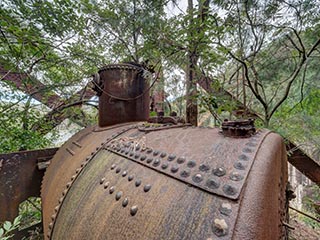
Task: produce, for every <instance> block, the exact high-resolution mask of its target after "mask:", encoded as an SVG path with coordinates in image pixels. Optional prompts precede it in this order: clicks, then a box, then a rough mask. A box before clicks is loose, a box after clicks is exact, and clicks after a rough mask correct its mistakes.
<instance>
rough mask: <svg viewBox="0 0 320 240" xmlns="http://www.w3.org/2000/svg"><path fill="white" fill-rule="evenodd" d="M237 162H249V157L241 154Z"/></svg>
mask: <svg viewBox="0 0 320 240" xmlns="http://www.w3.org/2000/svg"><path fill="white" fill-rule="evenodd" d="M238 158H239V160H242V161H248V160H249V157H248V156H247V155H245V154H241V155H239V157H238Z"/></svg>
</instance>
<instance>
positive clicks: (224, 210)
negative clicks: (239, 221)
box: [219, 203, 232, 216]
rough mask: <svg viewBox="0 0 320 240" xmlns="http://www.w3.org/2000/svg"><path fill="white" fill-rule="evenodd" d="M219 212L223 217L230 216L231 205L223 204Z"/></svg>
mask: <svg viewBox="0 0 320 240" xmlns="http://www.w3.org/2000/svg"><path fill="white" fill-rule="evenodd" d="M219 210H220V212H221V213H222V214H223V215H226V216H229V215H230V214H231V212H232V209H231V204H230V203H222V204H221V206H220V209H219Z"/></svg>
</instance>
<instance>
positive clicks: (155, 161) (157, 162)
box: [152, 158, 161, 167]
mask: <svg viewBox="0 0 320 240" xmlns="http://www.w3.org/2000/svg"><path fill="white" fill-rule="evenodd" d="M160 163H161V161H160V159H158V158H157V159H155V160H154V162H153V164H152V165H153V166H154V167H157V166H159V165H160Z"/></svg>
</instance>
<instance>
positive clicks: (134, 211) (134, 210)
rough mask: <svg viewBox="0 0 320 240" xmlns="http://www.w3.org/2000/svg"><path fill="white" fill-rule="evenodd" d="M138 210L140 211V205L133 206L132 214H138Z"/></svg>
mask: <svg viewBox="0 0 320 240" xmlns="http://www.w3.org/2000/svg"><path fill="white" fill-rule="evenodd" d="M137 212H138V206H132V207H131V209H130V214H131V216H134V215H136V213H137Z"/></svg>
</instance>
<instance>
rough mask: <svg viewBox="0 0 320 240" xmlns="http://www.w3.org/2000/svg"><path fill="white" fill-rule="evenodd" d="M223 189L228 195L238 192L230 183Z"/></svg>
mask: <svg viewBox="0 0 320 240" xmlns="http://www.w3.org/2000/svg"><path fill="white" fill-rule="evenodd" d="M222 189H223V191H224V193H225V194H227V195H231V196H232V195H235V194H236V193H237V190H236V189H235V188H234V187H232V186H231V185H229V184H226V185H224V186H223V188H222Z"/></svg>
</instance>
